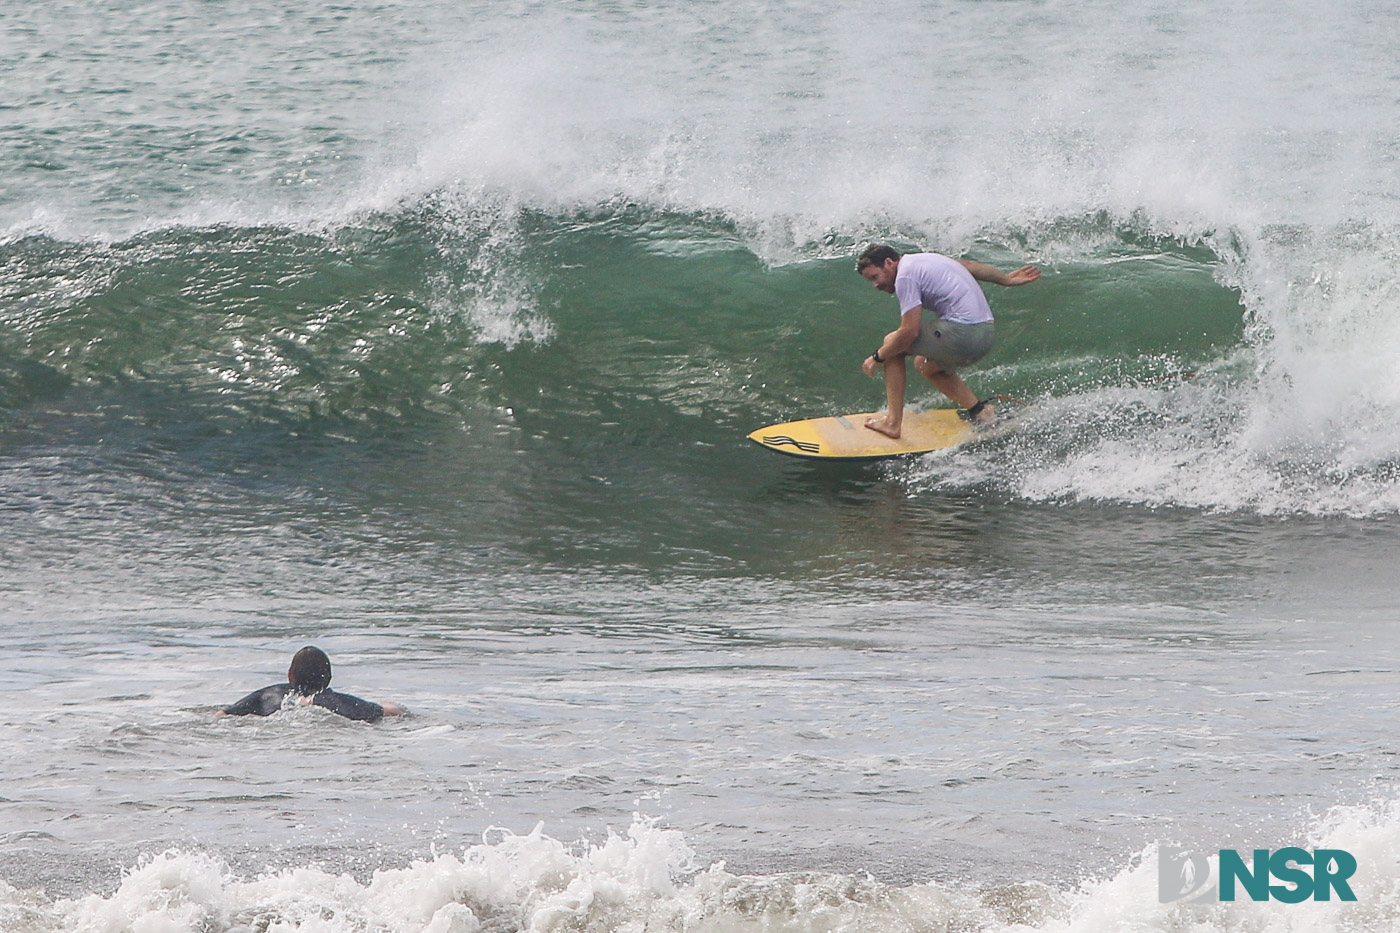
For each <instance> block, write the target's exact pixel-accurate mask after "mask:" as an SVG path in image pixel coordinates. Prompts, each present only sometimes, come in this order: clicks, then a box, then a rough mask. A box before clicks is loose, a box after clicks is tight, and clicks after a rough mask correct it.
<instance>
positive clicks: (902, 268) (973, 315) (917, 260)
mask: <svg viewBox="0 0 1400 933" xmlns="http://www.w3.org/2000/svg"><path fill="white" fill-rule="evenodd" d="M894 295H895V297H896V298H898V299H899V313H900V315H901V316H903V315H904V314H906V313H908V312H910V311H913V310H914V309H915V308H923V309H924V310H925V311H933V312H934V313H935V314H937V315H938V319H939V320H940V321H953V322H954V323H957V324H982V323H984V322H986V321H990V320H991V319H992V308H991V306H990V305H988V304H987V296H986V295H984V294H982V286H980V285H978V284H977V280H976V279H974V278H973V277H972V273H971V272H968V271H967V267H966V266H964V265H963V264H962V263H960V262H958V261H957V260H956V259H949V258H948V257H947V256H940V255H939V254H938V253H908V254H906V255H904V256H901V257H900V259H899V271H898V272H896V273H895V277H894Z"/></svg>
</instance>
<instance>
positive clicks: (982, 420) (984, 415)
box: [976, 405, 997, 425]
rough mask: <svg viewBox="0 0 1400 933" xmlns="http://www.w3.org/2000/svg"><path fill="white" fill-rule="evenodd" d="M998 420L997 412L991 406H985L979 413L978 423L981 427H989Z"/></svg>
mask: <svg viewBox="0 0 1400 933" xmlns="http://www.w3.org/2000/svg"><path fill="white" fill-rule="evenodd" d="M995 420H997V410H996V409H995V408H993V407H992V406H990V405H983V406H982V410H981V411H979V412H978V413H977V418H976V421H977V423H978V424H980V425H988V424H991V423H992V422H993V421H995Z"/></svg>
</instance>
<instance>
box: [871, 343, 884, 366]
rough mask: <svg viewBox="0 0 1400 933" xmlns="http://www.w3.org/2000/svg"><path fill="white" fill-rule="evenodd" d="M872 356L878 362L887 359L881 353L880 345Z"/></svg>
mask: <svg viewBox="0 0 1400 933" xmlns="http://www.w3.org/2000/svg"><path fill="white" fill-rule="evenodd" d="M870 358H871V359H872V360H874V361H875V362H877V363H883V362H884V361H885V358H884V357H883V356H881V355H880V349H879V347H876V348H875V352H874V353H872V354H870Z"/></svg>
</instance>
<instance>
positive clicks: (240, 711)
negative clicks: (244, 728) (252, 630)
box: [224, 684, 384, 722]
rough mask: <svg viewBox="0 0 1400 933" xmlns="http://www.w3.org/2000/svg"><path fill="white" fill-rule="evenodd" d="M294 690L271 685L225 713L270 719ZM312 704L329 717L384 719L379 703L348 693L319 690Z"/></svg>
mask: <svg viewBox="0 0 1400 933" xmlns="http://www.w3.org/2000/svg"><path fill="white" fill-rule="evenodd" d="M295 689H296V688H295V687H293V686H292V685H291V684H273V685H272V686H271V687H263V688H262V689H261V690H254V691H253V692H252V693H250V694H248V695H247V696H246V697H244V698H243V699H241V700H239V701H238V702H237V703H235V704H233V705H232V706H228V707H225V708H224V712H225V713H226V714H228V715H229V716H249V715H251V716H271V715H272V714H273V713H275V712H277V711H278V710H280V709H281V708H282V701H283V700H285V699H286V698H287V694H289V693H292V692H293V691H295ZM311 702H312V704H313V705H315V706H321V707H324V708H326V709H328V710H330V711H331V712H332V713H339V714H340V715H342V716H344V717H345V718H346V719H358V720H361V721H362V722H378V721H379V720H381V719H383V718H384V707H382V706H380V705H379V704H378V703H371V702H370V701H369V700H362V699H360V698H359V697H352V696H351V695H350V694H348V693H336V692H335V691H334V690H322V691H321V692H320V693H315V694H312V696H311Z"/></svg>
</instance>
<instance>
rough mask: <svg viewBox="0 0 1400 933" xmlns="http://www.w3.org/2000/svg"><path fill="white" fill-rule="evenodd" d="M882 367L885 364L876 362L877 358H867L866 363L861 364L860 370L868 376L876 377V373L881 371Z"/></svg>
mask: <svg viewBox="0 0 1400 933" xmlns="http://www.w3.org/2000/svg"><path fill="white" fill-rule="evenodd" d="M882 365H883V364H881V363H877V362H875V357H873V356H867V357H866V358H865V362H864V363H861V364H860V368H861V369H863V370H865V374H866V375H867V376H873V375H875V371H876V370H877V369H879V368H880V367H881V366H882Z"/></svg>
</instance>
